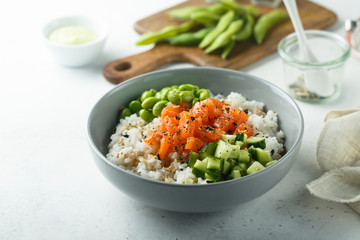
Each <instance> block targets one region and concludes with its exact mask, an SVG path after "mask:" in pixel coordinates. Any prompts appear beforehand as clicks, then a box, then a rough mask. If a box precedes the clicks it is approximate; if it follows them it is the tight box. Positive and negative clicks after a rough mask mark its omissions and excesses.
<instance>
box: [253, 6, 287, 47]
mask: <svg viewBox="0 0 360 240" xmlns="http://www.w3.org/2000/svg"><path fill="white" fill-rule="evenodd" d="M287 18H288V14H287V12H286V11H284V10H281V9H275V10H272V11H271V12H269V13H268V14H265V15H263V16H261V17H260V18H259V20H258V21H257V23H256V24H255V27H254V38H255V40H256V42H257V43H258V44H261V43H262V42H263V41H264V38H265V36H266V34H267V33H268V31H269V30H270V29H271V28H272V27H274V26H275V25H276V24H278V23H280V22H282V21H284V20H285V19H287Z"/></svg>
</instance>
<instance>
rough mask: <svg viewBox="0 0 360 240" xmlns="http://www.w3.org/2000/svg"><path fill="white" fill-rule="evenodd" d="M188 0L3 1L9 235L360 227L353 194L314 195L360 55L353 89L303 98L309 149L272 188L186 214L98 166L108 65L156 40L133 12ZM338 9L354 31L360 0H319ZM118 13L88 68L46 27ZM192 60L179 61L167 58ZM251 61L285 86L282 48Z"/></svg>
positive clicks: (348, 103) (326, 231)
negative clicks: (95, 144) (98, 124)
mask: <svg viewBox="0 0 360 240" xmlns="http://www.w3.org/2000/svg"><path fill="white" fill-rule="evenodd" d="M179 2H180V1H179V0H171V1H169V0H156V1H146V0H132V1H126V2H125V1H115V0H105V1H86V0H81V1H80V0H79V1H73V0H62V1H45V0H34V1H6V2H5V1H4V2H2V4H1V7H0V29H1V36H0V81H1V87H0V106H1V107H0V122H1V124H0V239H3V240H9V239H37V240H39V239H174V240H175V239H240V238H241V239H359V238H360V228H359V226H360V225H359V223H360V216H359V215H358V214H356V213H354V212H353V211H352V210H351V209H350V208H349V207H348V206H346V205H342V204H336V203H330V202H327V201H322V200H319V199H315V198H314V197H312V196H311V195H310V194H309V193H308V191H307V190H306V188H305V184H307V183H309V182H310V181H312V180H314V179H316V178H318V177H319V176H320V175H321V172H320V170H319V168H318V166H317V164H316V159H315V146H316V142H317V138H318V135H319V132H320V130H321V127H322V126H323V119H324V116H325V115H326V113H327V112H329V111H330V110H333V109H347V108H353V107H358V106H359V104H360V94H359V90H360V81H359V76H360V67H359V66H360V65H359V64H360V62H359V60H357V59H355V58H354V57H351V58H350V59H349V61H348V62H347V64H346V72H345V78H344V86H343V91H342V95H341V96H340V97H339V98H338V99H337V100H336V101H334V102H331V103H323V104H308V103H303V102H298V104H299V106H300V108H301V110H302V112H303V115H304V118H305V123H306V124H305V134H304V139H303V144H302V147H301V150H300V154H299V156H298V160H297V162H296V163H295V165H294V167H293V168H292V169H291V171H290V172H289V174H288V175H287V176H286V177H285V178H284V179H283V180H282V181H281V182H280V183H279V184H278V185H277V186H276V187H275V188H273V189H272V190H271V191H270V192H268V193H266V194H265V195H263V196H262V197H260V198H258V199H256V200H254V201H252V202H249V203H247V204H244V205H241V206H239V207H237V208H234V209H231V210H227V211H222V212H216V213H207V214H179V213H173V212H166V211H162V210H158V209H154V208H151V207H147V206H143V205H142V204H140V203H138V202H135V201H134V200H132V199H130V198H128V197H127V196H125V195H124V194H123V193H121V192H120V191H118V190H117V189H115V187H113V186H112V185H111V184H110V183H109V182H108V181H107V180H106V179H105V178H104V177H103V176H102V175H101V173H100V172H99V171H98V169H97V168H96V166H95V164H94V163H93V160H92V158H91V156H90V152H89V149H88V144H87V141H86V121H87V117H88V114H89V112H90V109H91V108H92V106H93V105H94V104H95V102H96V101H97V100H98V99H99V98H100V97H101V96H102V95H103V94H105V93H106V92H107V91H109V90H110V89H111V88H113V87H114V85H112V84H110V83H109V82H107V81H106V80H105V79H104V77H103V76H102V68H103V66H104V65H105V64H106V63H108V62H110V61H112V60H115V59H118V58H122V57H126V56H129V55H133V54H135V53H139V52H142V51H145V50H147V49H149V48H150V46H144V47H137V46H135V44H134V43H135V41H136V40H137V39H138V35H137V34H136V33H135V31H134V30H133V24H134V22H135V21H136V20H138V19H141V18H143V17H145V16H147V15H149V14H152V13H154V12H156V11H158V10H161V9H164V8H167V7H169V6H172V5H175V4H177V3H179ZM316 2H318V3H320V4H322V5H323V6H326V7H328V8H329V9H331V10H333V11H335V12H336V13H337V15H338V22H337V23H336V24H335V25H333V26H332V27H330V28H328V30H330V31H333V32H337V33H339V34H341V35H344V29H343V25H344V19H346V18H352V19H355V18H357V17H359V16H360V12H359V9H360V1H354V0H344V1H338V0H318V1H316ZM75 13H81V14H89V15H100V16H102V17H104V18H106V19H108V21H109V23H110V27H111V31H110V35H109V38H108V41H107V44H106V46H105V49H104V51H103V55H102V57H101V58H100V59H99V60H98V61H97V62H96V63H94V64H92V65H91V66H88V67H84V68H65V67H61V66H59V65H58V64H57V63H56V62H55V61H54V59H53V57H52V55H51V54H50V53H49V51H48V49H47V48H46V47H45V45H44V44H43V42H42V39H41V33H40V31H41V27H42V25H43V24H44V23H45V22H46V21H47V20H48V19H50V18H53V17H55V16H60V15H68V14H75ZM185 66H187V67H192V65H191V64H172V65H168V66H165V67H162V69H165V68H178V67H185ZM241 71H244V72H247V73H250V74H253V75H256V76H259V77H261V78H264V79H266V80H268V81H270V82H272V83H274V84H276V85H278V86H280V87H281V88H283V87H284V86H283V82H282V77H283V75H282V65H281V61H280V58H279V56H278V55H277V53H274V54H273V55H271V56H269V57H267V58H265V59H263V60H261V61H258V62H256V63H255V64H252V65H250V66H248V67H246V68H244V69H241Z"/></svg>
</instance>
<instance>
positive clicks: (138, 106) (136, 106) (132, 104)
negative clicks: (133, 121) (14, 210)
mask: <svg viewBox="0 0 360 240" xmlns="http://www.w3.org/2000/svg"><path fill="white" fill-rule="evenodd" d="M129 109H130V110H131V112H133V113H135V112H138V111H140V110H141V109H142V107H141V103H140V102H139V101H138V100H134V101H131V102H130V104H129Z"/></svg>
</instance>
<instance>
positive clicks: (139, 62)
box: [103, 0, 337, 84]
mask: <svg viewBox="0 0 360 240" xmlns="http://www.w3.org/2000/svg"><path fill="white" fill-rule="evenodd" d="M239 3H241V4H249V0H239ZM190 5H197V6H198V5H207V3H206V2H205V0H189V1H186V2H184V3H181V4H178V5H176V6H174V7H171V8H168V9H165V10H163V11H161V12H158V13H155V14H153V15H151V16H149V17H146V18H144V19H141V20H139V21H137V22H136V23H135V24H134V29H135V31H136V32H138V33H139V34H142V33H145V32H149V31H150V32H154V31H159V30H160V29H162V28H163V27H165V26H167V25H179V24H180V22H179V21H176V20H174V19H171V18H170V17H169V16H167V15H166V11H168V10H170V9H174V8H179V7H185V6H190ZM297 5H298V10H299V15H300V18H301V21H302V23H303V26H304V28H305V29H323V28H326V27H328V26H330V25H332V24H334V23H335V22H336V20H337V17H336V15H335V13H333V12H332V11H330V10H328V9H326V8H324V7H322V6H319V5H317V4H315V3H312V2H309V1H307V0H298V1H297ZM279 8H282V9H285V7H284V5H283V4H282V5H280V7H279ZM258 9H259V11H260V12H261V13H262V14H265V13H267V12H269V11H271V10H272V9H273V8H268V7H261V6H258ZM292 32H294V29H293V26H292V24H291V21H290V19H288V20H287V21H286V22H283V23H281V24H280V25H277V26H276V27H275V28H273V29H272V30H271V32H270V33H269V34H268V35H267V37H266V38H265V40H264V42H263V44H262V45H257V44H256V43H255V42H254V41H253V40H249V41H244V42H240V43H237V44H236V46H235V47H234V49H233V50H232V52H231V53H230V54H229V56H228V58H227V59H226V60H224V59H221V58H220V56H219V51H218V52H214V54H209V55H207V54H205V53H204V51H203V50H201V49H199V48H197V47H195V46H191V47H184V46H172V45H169V44H166V43H162V44H157V45H155V46H154V47H153V48H152V49H150V50H148V51H146V52H143V53H139V54H136V55H133V56H129V57H125V58H122V59H119V60H115V61H113V62H110V63H109V64H108V65H106V66H105V68H104V70H103V74H104V76H105V78H106V79H107V80H109V81H110V82H112V83H114V84H117V83H120V82H122V81H125V80H127V79H129V78H132V77H134V76H137V75H140V74H143V73H146V72H149V71H151V70H154V69H156V68H158V67H160V66H162V65H164V64H168V63H173V62H189V63H193V64H195V65H198V66H213V67H222V68H229V69H236V70H238V69H241V68H243V67H245V66H247V65H249V64H251V63H254V62H255V61H257V60H259V59H261V58H264V57H266V56H268V55H269V54H271V53H273V52H275V51H276V49H277V45H278V43H279V41H280V40H281V39H282V38H283V37H285V36H286V35H288V34H290V33H292ZM134 44H135V43H134ZM216 53H217V54H216Z"/></svg>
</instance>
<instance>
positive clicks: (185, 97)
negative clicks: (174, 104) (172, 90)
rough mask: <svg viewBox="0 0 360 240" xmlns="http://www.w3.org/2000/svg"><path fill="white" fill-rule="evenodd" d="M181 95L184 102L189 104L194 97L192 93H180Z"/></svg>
mask: <svg viewBox="0 0 360 240" xmlns="http://www.w3.org/2000/svg"><path fill="white" fill-rule="evenodd" d="M181 95H182V99H183V101H185V102H191V101H192V100H193V99H194V97H195V96H194V93H193V91H182V92H181Z"/></svg>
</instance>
